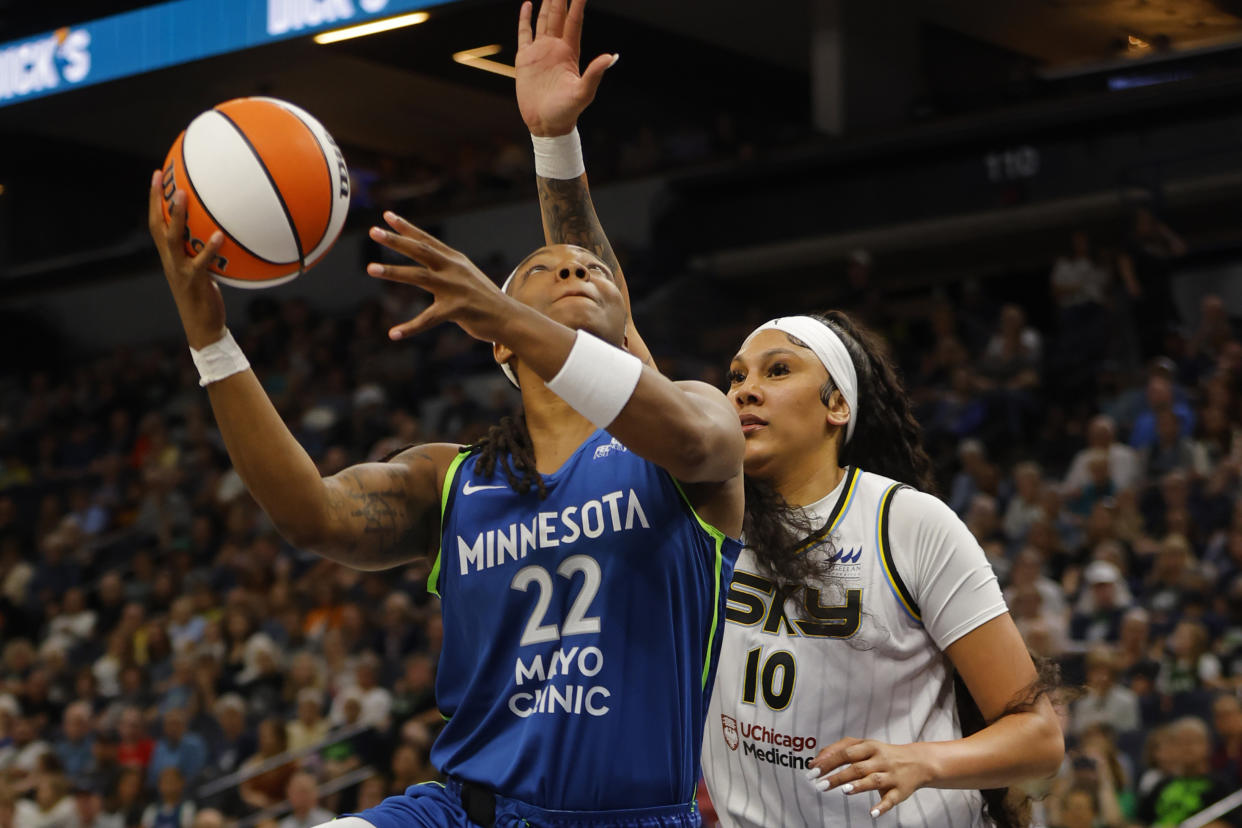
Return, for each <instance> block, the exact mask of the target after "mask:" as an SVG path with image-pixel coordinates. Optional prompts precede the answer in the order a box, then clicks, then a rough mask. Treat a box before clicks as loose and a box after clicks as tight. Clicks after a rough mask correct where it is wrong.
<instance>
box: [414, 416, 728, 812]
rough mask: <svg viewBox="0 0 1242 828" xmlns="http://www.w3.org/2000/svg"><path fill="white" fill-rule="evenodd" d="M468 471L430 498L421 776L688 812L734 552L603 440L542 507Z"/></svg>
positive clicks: (562, 806) (549, 802) (457, 465)
mask: <svg viewBox="0 0 1242 828" xmlns="http://www.w3.org/2000/svg"><path fill="white" fill-rule="evenodd" d="M477 459H478V458H477V456H476V455H465V454H463V455H459V457H458V458H457V459H456V460H455V461H454V464H453V466H452V467H450V469H449V473H448V475H447V476H446V478H445V484H444V494H443V502H442V509H443V522H442V535H441V548H440V555H439V556H438V557H437V558H436V563H435V566H434V568H433V570H432V573H431V587H432V591H438V594H439V595H440V596H441V600H442V605H441V610H442V614H443V618H444V645H443V650H442V652H441V656H440V664H439V671H438V675H437V678H436V698H437V702H438V704H439V707H440V710H441V712H442V713H443V714H444V715H445V716H446V717H448V722H447V723H446V725H445V727H444V731H443V732H442V733H441V734H440V737H439V739H437V740H436V743H435V746H434V747H433V748H432V752H431V759H432V762H433V763H434V764H435V765H436V767H438V768H440V770H441V771H442V772H444V773H449V774H453V775H456V776H459V777H461V778H463V779H466V780H469V781H472V782H476V783H478V784H481V785H485V786H487V787H488V788H491V789H493V790H495V791H497V792H499V793H502V794H504V795H506V796H509V797H513V798H516V799H520V800H524V801H526V802H529V803H531V804H533V805H537V806H539V807H542V808H548V809H557V810H578V811H581V810H614V809H621V808H638V807H653V806H660V805H670V804H676V803H684V802H689V801H691V800H692V799H693V798H694V792H695V785H696V783H697V780H698V776H699V753H700V750H701V744H702V735H703V718H704V716H705V715H706V712H707V703H708V699H709V696H710V694H711V689H712V684H713V682H714V679H715V670H716V660H717V656H718V655H719V652H720V639H721V633H722V623H723V616H722V613H723V604H724V598H725V591H726V588H727V585H728V583H729V580H730V579H731V577H732V574H733V564H734V562H735V561H736V560H737V556H738V553H739V551H740V544H739V543H738V542H737V541H735V540H733V539H731V538H728V537H726V536H724V535H723V534H722V533H721V532H719V531H718V530H716V529H715V528H713V527H711V526H709V525H707V524H706V523H703V522H702V521H701V520H700V519H699V518H698V517H697V515H695V513H694V511H693V509H692V508H691V507H690V506H689V503H688V501H687V500H686V499H685V497H684V494H683V493H682V492H681V490H680V487H679V486H678V484H677V483H676V482H674V480H673V479H672V477H671V476H670V475H669V474H668V473H667V472H665V471H664V470H662V469H660V468H659V467H658V466H656V465H655V464H653V463H650V462H648V461H647V460H644V459H642V458H641V457H638V456H637V455H635V454H633V453H632V452H630V451H629V450H628V449H626V447H625V446H623V445H622V444H621V443H620V442H618V441H617V440H615V439H613V438H612V437H610V436H609V435H608V433H607V432H604V431H597V432H596V433H595V434H593V435H592V436H591V437H590V438H589V439H588V440H587V441H586V442H585V443H583V444H582V445H581V446H579V447H578V449H577V451H575V452H574V454H573V455H572V456H571V457H570V458H569V459H568V460H566V461H565V464H564V465H563V466H562V467H561V468H560V469H559V470H557V471H556V473H554V474H551V475H545V476H544V478H543V479H544V483H545V485H546V487H547V497H546V498H545V499H543V500H541V499H540V498H539V495H538V493H537V492H534V491H532V492H530V493H528V494H525V495H521V494H518V493H517V492H515V491H514V490H513V489H512V488H510V487H509V485H508V484H507V483H505V482H504V477H503V475H502V474H500V473H498V474H497V475H496V477H495V478H493V479H481V478H479V477H476V475H475V465H476V462H477Z"/></svg>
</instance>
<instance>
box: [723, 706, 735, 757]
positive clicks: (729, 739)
mask: <svg viewBox="0 0 1242 828" xmlns="http://www.w3.org/2000/svg"><path fill="white" fill-rule="evenodd" d="M720 724H721V726H722V727H723V728H724V740H725V744H726V745H728V746H729V750H737V745H738V739H737V719H735V718H733V717H732V716H726V715H725V714H723V713H721V714H720Z"/></svg>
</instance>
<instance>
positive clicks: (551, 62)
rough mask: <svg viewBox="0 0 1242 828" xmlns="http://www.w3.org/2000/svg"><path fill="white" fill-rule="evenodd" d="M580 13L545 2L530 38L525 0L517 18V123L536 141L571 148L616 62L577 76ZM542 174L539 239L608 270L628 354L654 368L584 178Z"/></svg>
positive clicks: (610, 59) (597, 63)
mask: <svg viewBox="0 0 1242 828" xmlns="http://www.w3.org/2000/svg"><path fill="white" fill-rule="evenodd" d="M585 10H586V0H572V2H571V3H570V4H569V8H568V10H567V9H566V7H565V3H564V0H543V3H542V5H541V6H540V8H539V17H538V19H537V20H536V21H535V25H534V30H533V32H532V29H531V12H532V5H531V3H530V0H527V2H525V3H523V4H522V10H521V12H520V13H519V19H518V54H517V64H516V66H517V82H516V90H517V101H518V110H519V111H520V112H521V113H522V120H523V121H525V122H526V127H527V129H529V130H530V134H531V136H532V137H533V138H534V139H535V140H536V141H540V140H545V139H550V138H554V139H558V141H557V143H559V144H562V145H563V144H565V143H571V144H572V143H574V142H577V140H578V139H577V135H576V133H575V132H574V131H575V129H576V128H577V125H578V118H579V117H580V116H581V115H582V112H583V111H584V110H585V109H586V108H587V106H588V105H589V104H590V103H591V101H592V100H594V99H595V93H596V91H597V90H598V89H599V84H600V81H601V80H602V79H603V76H604V72H606V71H607V70H608V69H609V68H610V67H611V66H612V65H613V64H614V63H616V62H617V58H618V57H619V55H607V54H605V55H600V56H598V57H596V58H595V59H594V60H592V61H591V63H590V64H589V65H588V66H587V68H586V71H584V72H582V73H581V74H579V72H578V67H579V64H580V62H581V41H582V21H583V14H584V12H585ZM562 136H563V137H562ZM554 146H555V145H554ZM541 172H542V171H541V170H539V169H537V170H536V175H535V181H536V184H537V185H538V190H539V211H540V214H541V215H542V218H543V236H544V240H545V241H546V242H547V243H548V244H574V245H577V246H578V247H582V248H585V249H587V250H590V251H591V252H592V253H594V254H595V255H596V256H598V257H599V259H600V261H602V262H603V263H604V264H606V265H608V268H609V269H610V270H611V271H612V273H613V276H614V277H615V279H616V282H617V287H618V288H619V289H620V290H621V296H622V297H623V298H624V299H625V310H626V313H627V314H630V315H629V323H628V325H627V326H626V335H627V337H628V338H629V343H630V353H632V354H634V355H635V356H637V357H638V358H639V359H641V360H642V361H643V363H644V364H647V365H653V364H654V361H653V360H652V358H651V352H650V350H648V348H647V344H646V343H645V342H643V339H642V337H641V336H640V335H639V333H638V329H637V328H636V327H635V326H634V317H633V314H631V313H630V292H629V287H628V286H627V284H626V281H625V274H624V273H622V271H621V263H620V262H618V261H617V255H616V253H614V252H613V249H612V245H611V244H610V243H609V242H608V236H607V235H605V233H604V228H603V225H602V224H600V220H599V216H598V215H597V214H596V212H595V204H594V202H593V201H591V190H590V187H589V186H588V185H587V176H586V173H585V172H583V173H581V174H580V175H577V176H575V177H573V178H553V177H548V176H546V175H542V174H540V173H541Z"/></svg>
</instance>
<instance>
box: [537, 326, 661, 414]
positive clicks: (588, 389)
mask: <svg viewBox="0 0 1242 828" xmlns="http://www.w3.org/2000/svg"><path fill="white" fill-rule="evenodd" d="M642 373H643V363H642V361H641V360H640V359H639V358H638V357H636V356H634V355H633V354H627V353H626V352H625V351H623V350H621V349H620V348H615V347H613V346H612V345H609V344H608V343H607V342H605V341H604V340H602V339H599V338H598V337H595V336H592V335H591V334H589V333H587V332H586V331H578V337H577V339H575V340H574V347H573V348H572V349H571V350H570V352H569V358H568V359H566V360H565V364H564V365H562V366H561V370H559V371H557V372H556V376H555V377H553V378H552V380H551V381H550V382H549V383H548V390H550V391H551V392H552V393H554V394H556V395H557V396H558V397H560V398H561V399H562V400H564V401H565V402H567V403H569V405H570V406H571V407H572V408H573V409H574V410H575V411H577V412H578V413H579V414H581V415H582V416H583V417H586V418H587V419H588V420H590V421H591V422H592V423H594V424H595V425H596V426H598V427H599V428H608V426H610V425H611V424H612V421H613V420H615V419H617V415H618V414H620V413H621V409H623V408H625V404H626V403H627V402H629V401H630V397H631V396H632V395H633V394H634V389H635V388H636V387H637V386H638V378H639V377H640V376H642Z"/></svg>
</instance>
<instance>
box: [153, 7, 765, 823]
mask: <svg viewBox="0 0 1242 828" xmlns="http://www.w3.org/2000/svg"><path fill="white" fill-rule="evenodd" d="M530 16H531V9H530V7H529V5H527V6H526V7H524V9H523V21H524V31H525V44H526V45H530V44H531V43H532V42H533V37H534V35H533V33H532V31H531V21H530ZM581 21H582V0H576V2H575V4H574V6H573V7H572V8H570V9H568V10H567V9H566V8H565V7H564V4H563V3H561V4H558V3H555V2H553V3H551V4H550V5H549V6H548V7H547V8H545V9H543V10H542V12H541V14H540V17H539V20H538V21H537V24H536V26H537V32H538V34H539V35H540V36H544V35H555V36H556V37H559V38H563V39H564V41H565V42H568V41H570V40H572V41H574V42H575V43H576V41H577V36H578V30H579V29H580V27H581ZM528 56H529V53H528ZM607 60H608V59H607V58H604V59H603V60H602V61H601V62H599V63H597V64H593V67H594V68H593V69H589V70H588V76H587V77H586V78H585V79H584V78H583V77H580V76H579V75H578V73H577V71H576V70H575V71H574V72H573V73H571V74H570V75H565V76H563V77H562V78H561V79H560V81H557V82H552V83H549V84H547V85H546V87H545V90H544V91H545V92H546V97H545V100H552V99H553V98H555V97H556V96H558V95H559V96H561V97H562V98H563V99H564V100H568V101H577V100H580V99H581V98H583V97H584V96H585V97H587V98H588V99H589V95H590V94H591V93H592V92H593V88H594V87H593V84H594V83H598V77H599V75H600V74H601V73H602V71H603V69H602V67H603V65H604V64H605V63H607ZM160 199H161V193H160V187H159V175H158V174H157V175H156V176H154V177H153V179H152V183H151V193H150V205H149V210H150V218H149V224H150V230H151V234H152V237H153V238H154V240H155V243H156V247H157V248H158V250H159V253H160V257H161V260H162V263H163V266H164V272H165V276H166V277H167V281H168V285H169V288H170V290H171V292H172V295H173V298H174V300H175V302H176V306H177V310H178V312H179V314H180V316H181V320H182V324H183V326H184V328H185V332H186V337H187V340H188V342H189V345H190V348H191V352H192V355H193V356H194V360H195V363H196V365H197V367H198V369H199V372H200V375H201V378H202V379H201V383H202V385H204V386H205V387H206V388H207V391H208V395H209V397H210V400H211V405H212V408H213V411H214V413H215V419H216V422H217V424H218V426H219V428H220V431H221V434H222V436H223V437H224V441H225V444H226V446H227V448H228V451H229V456H230V458H231V460H232V462H233V464H234V467H235V468H236V469H237V471H238V473H239V474H240V475H241V477H242V479H243V480H244V481H245V483H246V485H247V487H248V488H249V490H250V492H251V493H252V494H253V495H254V497H255V499H256V500H257V501H258V503H259V504H260V505H261V506H262V507H263V509H264V511H265V512H266V513H267V515H268V516H269V518H270V519H271V520H272V521H273V523H274V524H275V525H276V527H277V528H278V529H279V530H280V532H281V533H282V534H283V535H284V536H285V537H286V538H287V539H288V540H289V541H290V542H291V543H293V544H294V545H296V546H298V547H299V548H302V549H311V550H314V551H316V552H318V553H319V554H321V555H323V556H325V557H327V558H329V559H332V560H335V561H338V562H340V563H343V564H345V565H347V566H350V567H354V568H358V569H367V570H379V569H386V568H389V567H393V566H398V565H401V564H403V563H407V562H409V561H412V560H414V559H416V558H418V557H420V556H422V555H425V554H428V553H429V552H432V551H434V550H435V549H436V548H437V547H438V548H439V550H440V551H439V554H438V555H437V557H436V562H435V566H434V568H433V573H432V579H431V587H432V588H433V589H435V590H437V591H438V592H439V594H440V596H441V598H442V609H443V616H444V631H445V634H444V646H443V651H442V655H441V661H440V666H439V672H438V676H437V688H436V689H437V699H438V703H439V705H440V708H441V710H442V711H443V713H444V714H445V716H447V717H448V722H447V724H446V725H445V728H444V730H443V732H442V734H441V735H440V737H439V739H438V740H437V742H436V744H435V746H434V748H433V753H432V758H433V760H434V762H435V763H436V764H437V766H438V767H439V768H440V769H441V771H442V772H444V773H445V774H446V775H447V777H448V783H447V785H443V786H442V785H438V784H428V785H420V786H415V787H413V788H411V789H409V790H408V791H407V792H406V794H405V795H403V796H398V797H393V798H390V799H388V800H385V801H384V802H383V803H382V804H381V805H380V806H378V807H376V808H373V809H370V810H368V811H365V812H363V813H361V814H357V815H352V816H348V817H343V818H342V819H340V820H338V821H336V822H334V823H333V826H334V828H351V826H352V828H367V826H374V828H407V827H408V826H414V827H415V828H424V827H427V828H429V827H430V826H458V827H460V828H467V826H483V828H487V827H488V826H492V825H496V826H517V825H523V826H527V825H529V826H561V825H564V826H574V825H584V826H586V825H590V826H618V827H619V826H694V825H698V824H699V818H698V814H697V812H696V811H695V808H694V794H695V786H696V782H697V778H698V772H699V754H700V750H701V743H702V728H703V720H704V716H705V713H706V710H707V704H708V699H709V695H710V692H711V688H712V686H713V680H714V671H715V659H716V655H717V653H718V652H719V647H720V638H721V630H722V617H721V614H722V611H723V603H724V590H725V588H726V587H727V584H728V581H729V579H730V576H731V573H732V568H733V562H734V560H735V559H736V556H737V554H738V552H739V549H740V544H739V543H738V542H737V541H736V540H734V538H736V536H737V535H738V534H739V533H740V530H741V524H742V513H743V492H742V475H741V464H742V455H743V450H744V441H743V438H742V433H741V429H740V427H739V425H738V421H737V417H736V415H735V414H734V413H733V411H732V410H731V408H730V406H729V403H728V401H727V400H726V399H725V397H724V395H723V394H722V393H721V392H720V391H719V390H717V389H714V388H711V387H710V386H707V385H704V384H701V383H685V382H682V383H674V382H672V381H670V380H668V379H667V378H665V377H663V376H661V375H660V374H659V372H658V371H656V370H655V369H654V368H653V367H652V366H650V365H647V364H644V359H646V358H647V354H646V349H645V348H644V347H643V346H642V344H641V340H638V339H637V337H633V336H630V335H629V331H630V327H629V321H628V320H629V307H628V298H627V296H626V294H625V292H624V290H623V287H622V284H623V283H622V282H621V281H620V278H619V274H618V273H616V272H615V271H614V268H613V267H610V266H609V264H608V263H606V262H604V261H601V259H600V257H599V256H597V255H595V254H593V253H592V252H590V251H587V250H584V249H582V248H578V247H573V246H568V245H554V246H549V247H545V248H541V249H539V250H537V251H535V252H534V253H533V254H532V255H530V256H529V257H527V259H526V260H525V261H523V262H522V263H521V264H520V265H519V266H518V267H517V269H516V270H515V271H514V274H513V276H512V278H511V279H510V281H509V283H508V284H507V286H506V290H505V291H501V290H500V289H498V288H497V287H496V286H495V285H494V284H492V282H490V281H489V280H488V279H487V278H486V277H485V276H484V275H483V274H482V273H481V272H480V271H479V270H478V269H477V268H476V267H475V266H474V265H473V264H471V263H470V261H469V260H468V259H467V258H466V257H465V256H463V255H462V254H461V253H459V252H457V251H455V250H453V249H451V248H449V247H448V246H446V245H444V244H442V243H441V242H439V241H437V240H436V239H434V238H433V237H431V236H430V235H428V234H426V233H424V232H422V231H421V230H419V229H417V228H416V227H414V226H412V225H410V224H409V223H408V222H405V221H404V220H402V219H400V218H399V217H397V216H395V215H393V214H391V213H386V214H385V216H384V218H385V221H386V222H387V224H388V225H389V228H387V229H382V228H372V230H371V237H372V238H373V239H375V240H376V241H377V242H378V243H380V244H383V245H385V246H387V247H389V248H391V249H392V250H394V251H397V252H399V253H402V254H405V255H407V256H408V257H409V258H410V259H412V260H413V261H414V262H416V264H410V265H371V266H369V267H368V272H369V273H370V274H371V275H372V276H375V277H378V278H385V279H392V280H396V281H400V282H406V283H409V284H413V285H416V286H418V287H420V288H422V289H424V290H427V291H429V292H430V293H431V294H432V295H433V297H434V301H433V303H432V304H431V306H430V307H429V308H427V309H426V310H425V311H424V312H423V313H422V314H420V315H419V316H418V317H416V318H415V319H413V320H410V321H408V322H406V323H403V324H401V325H398V326H397V327H395V328H393V329H392V330H391V331H390V337H391V338H392V339H394V340H400V339H404V338H406V337H409V336H413V335H415V334H417V333H419V332H421V331H424V330H427V329H428V328H430V327H432V326H434V325H436V324H440V323H442V322H453V323H455V324H457V325H459V326H460V327H461V328H463V329H464V330H465V331H466V332H467V333H469V334H470V335H472V336H474V337H476V338H478V339H481V340H484V341H487V342H492V343H495V344H494V351H495V354H496V358H497V360H498V361H499V362H501V363H503V364H506V365H507V366H508V367H509V368H510V369H511V370H512V371H513V373H514V376H515V377H516V380H517V382H518V383H519V385H520V388H521V393H522V402H523V410H524V417H523V418H521V419H520V420H519V421H517V422H513V421H509V422H507V423H505V424H503V425H502V426H500V427H497V428H494V429H493V430H492V431H491V432H490V433H489V435H488V437H487V438H485V439H484V440H483V441H481V442H480V444H479V445H477V446H474V447H462V446H457V445H450V444H434V445H423V446H417V447H413V448H410V449H408V450H406V451H403V452H401V453H400V454H398V455H397V456H396V457H394V458H392V460H391V461H390V462H382V463H366V464H361V465H357V466H353V467H351V468H348V469H346V470H344V471H342V472H340V473H339V474H337V475H334V476H332V477H329V478H326V479H324V478H321V477H320V475H319V474H318V472H317V471H316V468H315V465H314V463H313V462H312V461H311V459H310V457H309V456H308V455H307V454H306V452H305V451H304V450H303V449H302V447H301V446H300V445H299V444H298V442H297V441H296V440H295V439H294V437H293V436H292V434H291V433H290V431H289V429H288V428H287V427H286V425H285V424H284V423H283V422H282V421H281V419H280V416H279V415H278V413H277V412H276V410H275V408H274V407H273V406H272V403H271V402H270V400H269V399H268V397H267V395H266V394H265V392H264V391H263V388H262V386H261V385H260V384H259V381H258V379H257V378H256V377H255V375H254V373H253V372H252V371H251V370H250V369H249V364H248V363H247V361H246V359H245V357H244V355H243V354H242V352H241V350H240V348H238V347H237V345H236V343H235V342H234V341H233V339H232V337H231V335H229V333H228V331H227V329H226V327H225V313H224V303H223V301H222V299H221V295H220V291H219V288H218V287H217V286H216V284H215V282H214V281H213V280H212V279H211V278H210V276H209V274H208V273H207V271H206V263H207V262H208V261H209V260H210V259H211V257H212V256H213V255H214V251H215V250H216V249H217V248H218V246H219V244H220V239H219V238H218V237H217V238H213V239H212V240H211V241H210V242H209V243H208V245H207V246H206V247H205V249H203V250H202V251H201V252H200V253H199V254H198V255H197V256H195V257H193V258H190V257H188V256H187V255H186V254H185V252H184V247H183V243H182V240H183V237H184V236H183V234H184V231H185V201H184V197H183V196H181V195H180V194H179V195H178V196H177V197H175V198H174V203H173V207H172V211H171V220H170V222H169V223H168V224H167V226H166V225H165V223H164V221H163V219H162V215H161V209H160ZM627 347H628V350H627ZM635 353H638V354H641V355H642V356H643V358H644V359H640V358H639V357H638V356H635V355H634V354H635Z"/></svg>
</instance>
